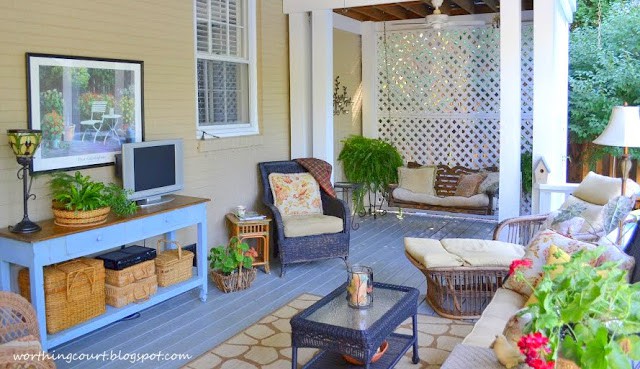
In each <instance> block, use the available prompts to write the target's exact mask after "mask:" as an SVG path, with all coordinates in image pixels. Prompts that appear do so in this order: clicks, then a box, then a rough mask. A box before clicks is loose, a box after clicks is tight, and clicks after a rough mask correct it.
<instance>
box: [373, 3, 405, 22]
mask: <svg viewBox="0 0 640 369" xmlns="http://www.w3.org/2000/svg"><path fill="white" fill-rule="evenodd" d="M377 8H378V9H381V10H382V11H383V12H385V13H389V14H391V15H393V16H394V17H398V18H400V19H413V18H414V15H413V12H409V11H408V10H407V9H405V8H404V7H402V6H399V5H398V4H387V5H378V6H377Z"/></svg>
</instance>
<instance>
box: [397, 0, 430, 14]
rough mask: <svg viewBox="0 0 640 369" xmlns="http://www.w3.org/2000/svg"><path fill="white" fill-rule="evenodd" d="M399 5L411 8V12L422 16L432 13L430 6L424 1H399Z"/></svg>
mask: <svg viewBox="0 0 640 369" xmlns="http://www.w3.org/2000/svg"><path fill="white" fill-rule="evenodd" d="M398 5H400V6H401V7H403V8H405V9H407V10H409V11H410V12H412V13H414V14H416V15H419V16H420V17H422V18H424V17H426V16H427V15H428V14H430V13H431V11H429V9H430V8H429V6H428V5H427V4H425V3H423V2H420V1H419V2H415V3H398Z"/></svg>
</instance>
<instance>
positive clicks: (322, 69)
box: [290, 10, 334, 163]
mask: <svg viewBox="0 0 640 369" xmlns="http://www.w3.org/2000/svg"><path fill="white" fill-rule="evenodd" d="M290 31H292V32H296V31H297V30H295V29H294V30H290ZM311 57H312V59H311V86H312V91H311V101H312V117H313V141H312V142H313V150H312V153H313V157H315V158H318V159H323V160H325V161H327V162H328V163H333V162H334V161H333V156H334V155H333V12H332V11H331V10H314V11H313V12H311Z"/></svg>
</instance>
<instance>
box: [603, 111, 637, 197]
mask: <svg viewBox="0 0 640 369" xmlns="http://www.w3.org/2000/svg"><path fill="white" fill-rule="evenodd" d="M593 143H594V144H597V145H603V146H618V147H622V148H623V150H624V151H623V154H622V159H621V160H620V171H621V172H622V188H621V192H620V193H621V194H622V195H623V196H624V195H625V189H626V184H627V178H629V171H630V170H631V159H629V148H630V147H640V110H639V109H638V107H637V106H626V105H625V106H614V107H613V111H612V112H611V117H610V118H609V124H608V125H607V127H606V128H605V129H604V132H602V134H600V136H599V137H598V138H596V139H595V140H594V141H593Z"/></svg>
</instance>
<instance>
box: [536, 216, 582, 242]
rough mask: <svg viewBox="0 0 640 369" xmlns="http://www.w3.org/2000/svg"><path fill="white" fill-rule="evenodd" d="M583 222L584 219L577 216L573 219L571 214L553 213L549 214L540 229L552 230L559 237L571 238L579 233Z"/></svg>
mask: <svg viewBox="0 0 640 369" xmlns="http://www.w3.org/2000/svg"><path fill="white" fill-rule="evenodd" d="M585 221H586V220H585V219H584V218H581V217H579V216H575V217H573V216H572V214H568V213H564V212H561V211H554V212H551V213H550V214H549V216H548V217H547V219H546V220H545V221H544V223H542V226H541V227H540V229H552V230H554V231H556V232H558V233H560V234H561V235H564V236H567V237H571V236H572V235H574V234H577V233H580V230H581V229H582V227H583V226H584V223H585Z"/></svg>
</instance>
